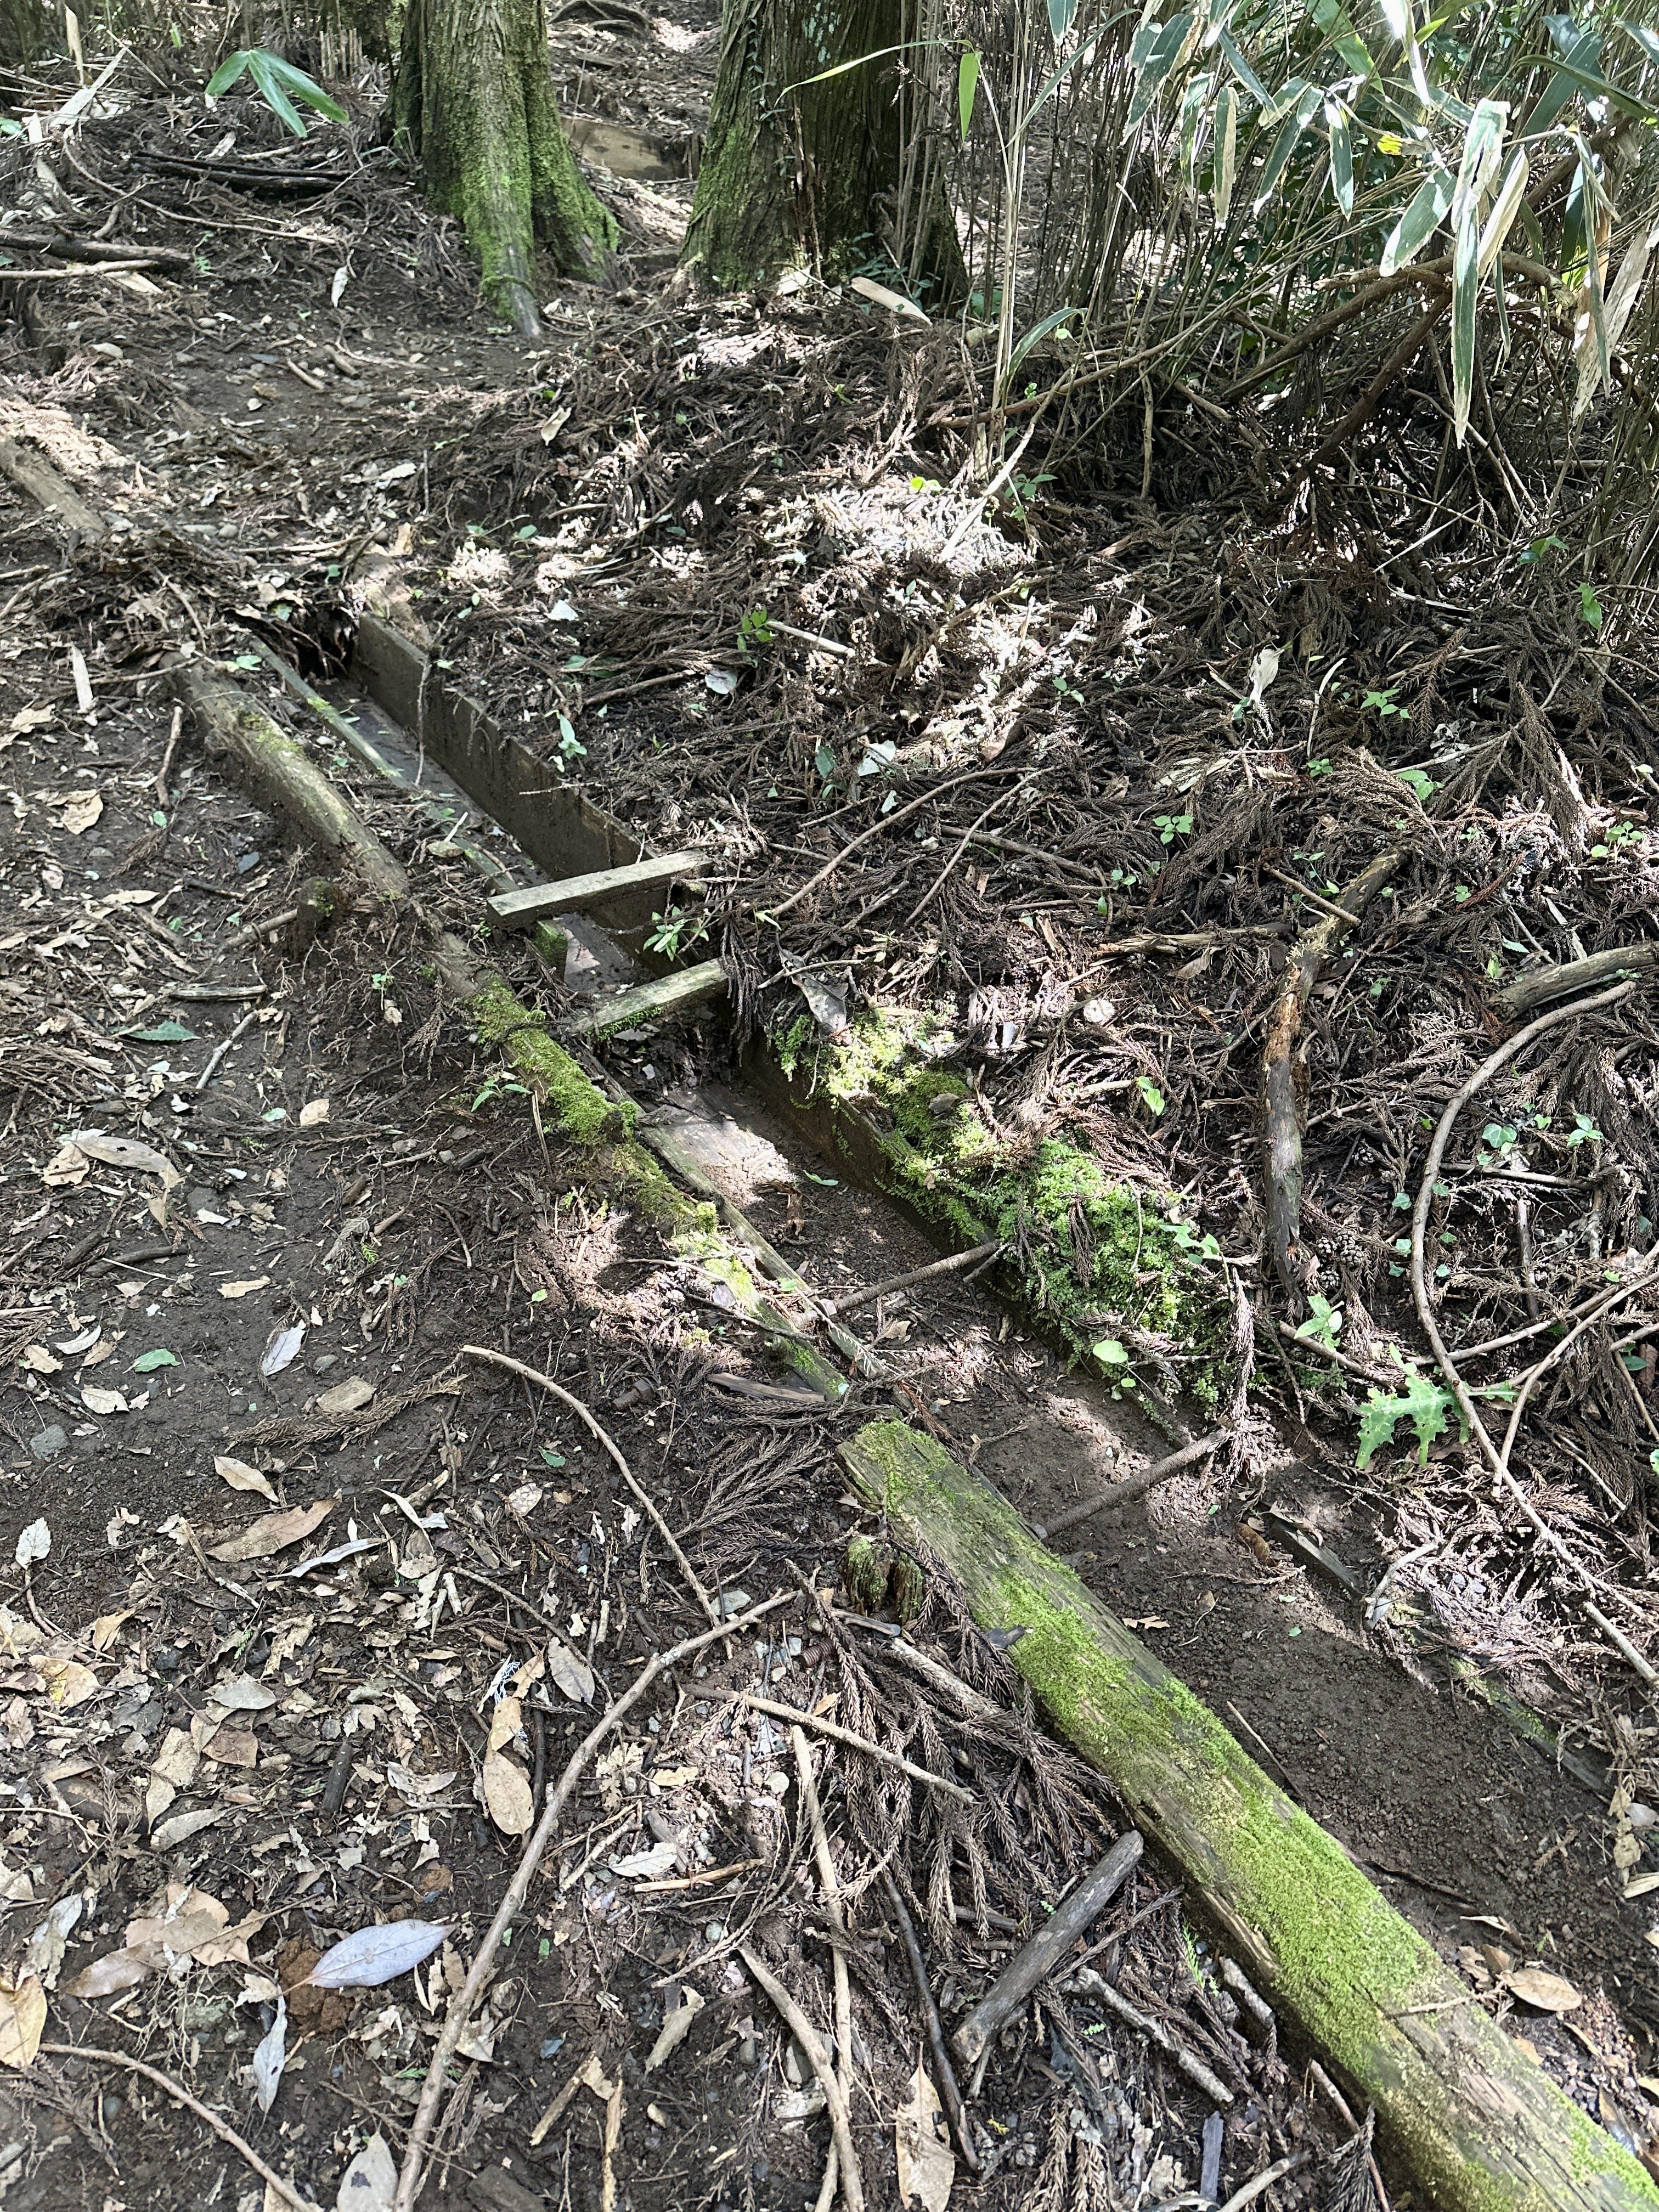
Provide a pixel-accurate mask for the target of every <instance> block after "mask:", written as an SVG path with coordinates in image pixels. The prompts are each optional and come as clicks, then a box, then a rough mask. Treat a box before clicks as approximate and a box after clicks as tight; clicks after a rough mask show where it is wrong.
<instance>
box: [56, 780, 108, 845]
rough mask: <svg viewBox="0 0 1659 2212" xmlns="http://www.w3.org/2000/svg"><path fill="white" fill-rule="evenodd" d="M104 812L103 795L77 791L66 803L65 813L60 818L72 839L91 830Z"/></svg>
mask: <svg viewBox="0 0 1659 2212" xmlns="http://www.w3.org/2000/svg"><path fill="white" fill-rule="evenodd" d="M103 811H104V801H103V796H102V793H100V792H96V791H77V792H76V793H75V794H74V795H73V797H71V798H70V799H65V800H64V811H63V812H62V813H61V814H60V815H59V816H58V820H59V822H61V823H62V824H63V826H64V829H67V830H68V832H69V834H70V836H71V837H80V836H84V835H85V833H86V832H87V831H88V829H91V827H92V825H93V823H94V822H96V821H97V820H98V818H99V817H100V815H101V814H102V813H103Z"/></svg>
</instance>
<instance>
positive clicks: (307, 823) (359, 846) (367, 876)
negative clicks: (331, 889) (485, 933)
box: [173, 661, 409, 902]
mask: <svg viewBox="0 0 1659 2212" xmlns="http://www.w3.org/2000/svg"><path fill="white" fill-rule="evenodd" d="M173 684H174V686H175V688H176V690H177V691H178V694H179V697H180V698H181V699H182V700H183V701H184V702H185V705H186V706H187V707H188V708H190V709H191V713H192V714H194V715H195V716H196V717H197V720H198V721H199V722H200V723H201V725H202V727H203V731H204V734H205V736H206V738H207V741H208V743H209V744H210V746H211V747H212V748H213V749H215V750H217V751H220V752H228V753H231V754H233V755H234V757H235V758H236V759H237V760H238V761H240V763H241V765H242V767H243V769H245V771H246V775H247V778H248V781H250V782H251V783H252V785H253V787H254V788H255V789H256V790H257V791H258V793H259V796H260V797H261V798H262V799H264V802H265V804H266V805H268V806H270V807H271V808H272V809H273V810H274V811H276V812H277V813H279V814H284V815H286V816H287V817H288V818H289V821H290V822H292V823H294V825H295V828H296V829H301V830H303V831H304V833H305V835H306V836H307V837H309V838H311V839H312V840H313V842H314V843H316V844H319V845H321V846H322V847H323V848H325V850H326V851H329V852H337V853H344V854H349V857H350V860H351V861H352V864H353V866H355V868H356V872H357V874H358V875H359V876H360V877H361V878H362V882H363V884H364V886H365V888H366V889H367V890H370V891H372V892H373V893H374V896H375V897H376V898H380V899H386V900H396V901H399V902H401V901H402V900H404V899H407V898H408V896H409V878H408V876H407V874H406V873H405V872H404V868H403V866H402V864H401V863H400V862H399V861H398V860H395V859H394V858H393V857H392V854H390V853H389V852H388V851H387V850H386V847H385V846H384V845H383V844H382V843H381V842H380V839H379V838H378V837H377V836H375V835H374V831H373V830H372V829H370V828H369V826H368V823H366V822H365V821H364V820H363V818H362V816H361V815H360V814H359V813H358V812H357V810H356V807H354V806H353V805H351V803H350V802H349V800H348V799H345V798H344V797H343V795H342V794H341V793H340V792H339V791H338V790H337V789H336V787H335V786H334V785H333V784H332V783H331V781H330V780H329V778H328V777H327V776H325V775H324V774H323V772H322V770H321V769H319V767H318V766H317V764H316V763H315V762H314V761H313V759H312V758H311V757H310V755H309V754H308V753H307V751H306V750H305V748H304V746H303V745H301V744H296V743H295V740H294V739H293V738H291V737H289V733H288V732H287V731H286V730H284V729H283V728H282V727H281V726H279V725H278V724H276V722H273V721H272V720H271V719H270V715H269V714H265V713H264V711H263V710H262V709H261V708H258V707H256V706H255V705H254V704H253V702H252V700H251V699H250V698H249V697H248V696H247V694H246V692H245V691H243V690H240V688H239V686H237V685H236V684H230V683H228V682H227V681H226V680H225V678H223V677H222V676H216V675H214V674H212V673H211V671H210V670H208V669H206V668H204V667H203V666H202V665H200V663H199V662H196V661H190V662H187V663H186V664H185V666H184V667H182V668H179V669H175V670H174V671H173Z"/></svg>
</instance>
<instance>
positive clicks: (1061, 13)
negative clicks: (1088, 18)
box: [1048, 0, 1077, 46]
mask: <svg viewBox="0 0 1659 2212" xmlns="http://www.w3.org/2000/svg"><path fill="white" fill-rule="evenodd" d="M1076 17H1077V0H1048V28H1049V29H1050V30H1051V31H1052V32H1053V33H1054V43H1055V45H1056V46H1058V45H1059V43H1060V40H1062V39H1063V38H1064V37H1065V35H1066V33H1067V31H1069V30H1070V29H1071V27H1072V25H1073V22H1074V21H1075V20H1076Z"/></svg>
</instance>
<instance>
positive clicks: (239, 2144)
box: [40, 2043, 317, 2212]
mask: <svg viewBox="0 0 1659 2212" xmlns="http://www.w3.org/2000/svg"><path fill="white" fill-rule="evenodd" d="M40 2048H41V2050H42V2051H45V2052H46V2056H47V2057H49V2058H84V2059H86V2060H87V2061H88V2063H89V2064H92V2065H94V2066H124V2067H125V2069H126V2070H127V2071H128V2073H129V2074H142V2075H143V2077H144V2079H145V2081H149V2082H152V2083H154V2085H155V2087H156V2088H158V2089H162V2090H165V2091H166V2093H167V2095H168V2096H169V2097H171V2098H172V2099H173V2102H174V2103H175V2104H178V2105H182V2106H184V2107H185V2111H186V2112H194V2113H195V2115H196V2117H197V2119H198V2120H204V2121H205V2122H206V2123H207V2124H208V2126H209V2127H210V2128H211V2129H212V2130H213V2132H214V2134H215V2135H216V2136H219V2137H221V2138H222V2141H224V2142H228V2144H229V2145H230V2147H231V2148H232V2149H233V2150H234V2151H235V2152H236V2153H237V2154H238V2155H239V2156H240V2157H241V2158H244V2159H246V2161H247V2163H248V2165H249V2166H252V2169H253V2171H254V2172H255V2173H257V2174H258V2177H259V2179H260V2180H261V2181H263V2182H264V2185H265V2187H266V2188H267V2189H269V2190H270V2191H271V2192H272V2193H273V2194H274V2195H275V2196H276V2197H280V2199H281V2200H282V2202H283V2203H284V2204H291V2205H293V2206H294V2207H295V2212H317V2207H316V2206H315V2205H314V2204H313V2203H312V2201H311V2199H310V2198H309V2197H302V2196H301V2194H300V2192H299V2191H298V2190H297V2189H296V2188H295V2186H294V2184H293V2183H292V2182H291V2181H284V2180H283V2177H282V2175H281V2174H280V2173H278V2172H277V2171H276V2168H275V2166H267V2165H266V2164H265V2162H264V2159H262V2158H261V2157H260V2155H259V2154H258V2151H257V2150H255V2149H254V2148H253V2146H252V2143H251V2142H248V2141H247V2140H246V2137H245V2136H239V2135H238V2134H237V2132H236V2130H235V2129H234V2127H232V2126H231V2124H230V2123H229V2121H228V2120H222V2119H221V2118H219V2115H218V2114H217V2112H211V2111H210V2110H209V2108H208V2106H205V2105H204V2104H203V2103H202V2102H201V2100H199V2099H198V2098H196V2097H192V2096H191V2093H190V2091H189V2090H188V2089H186V2088H185V2086H184V2084H183V2083H182V2082H180V2081H174V2080H173V2076H172V2075H170V2074H163V2073H162V2072H161V2069H159V2068H158V2067H155V2066H147V2065H146V2064H145V2063H144V2061H143V2059H142V2058H129V2057H128V2056H127V2054H126V2052H125V2051H106V2050H104V2049H103V2047H102V2046H101V2045H99V2044H95V2043H43V2044H42V2045H40Z"/></svg>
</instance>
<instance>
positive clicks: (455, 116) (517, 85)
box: [393, 0, 617, 337]
mask: <svg viewBox="0 0 1659 2212" xmlns="http://www.w3.org/2000/svg"><path fill="white" fill-rule="evenodd" d="M393 110H394V119H395V123H396V128H397V135H398V143H400V144H402V145H404V146H406V147H407V148H408V149H409V151H410V153H411V154H413V155H415V156H416V158H417V159H418V160H419V161H420V164H421V168H422V173H423V175H424V178H425V180H426V187H427V191H428V193H429V194H430V196H431V197H432V199H433V200H434V201H435V204H437V205H438V206H439V207H441V208H443V209H445V210H447V212H448V213H449V214H451V215H455V216H459V217H460V219H461V222H462V223H463V224H464V225H465V230H466V237H467V243H468V245H469V246H471V249H472V252H473V253H474V255H475V256H476V258H477V263H478V266H479V269H480V270H481V271H482V273H483V289H484V293H485V295H486V297H487V298H488V299H489V301H490V302H491V303H492V305H494V306H495V307H498V308H499V309H500V310H501V313H503V314H505V315H507V316H509V317H511V319H513V322H515V323H516V324H517V325H518V326H519V328H520V330H521V331H523V332H524V333H525V335H526V337H536V336H537V335H538V334H539V332H540V330H541V315H540V313H539V310H538V307H537V296H538V285H537V283H536V251H537V248H538V246H539V247H541V248H542V249H543V250H544V252H546V253H547V255H548V257H549V258H550V260H551V262H552V264H553V265H554V267H555V268H556V270H557V271H558V272H559V274H560V275H561V276H580V277H586V278H588V279H593V278H597V277H599V276H603V275H604V273H605V270H606V269H607V267H608V266H609V264H610V260H611V254H612V252H614V251H615V248H616V244H617V226H616V224H615V222H613V221H612V219H611V216H610V215H609V214H608V213H607V212H606V210H605V209H604V208H603V207H602V206H601V205H600V204H599V200H598V199H597V198H596V197H595V196H594V194H593V192H592V190H591V188H590V187H589V185H587V183H586V179H584V178H583V176H582V173H581V172H580V169H579V168H578V167H576V161H575V157H574V155H573V154H572V153H571V151H570V148H569V145H568V143H567V141H566V138H565V135H564V132H563V131H562V129H561V127H560V125H559V117H558V111H557V108H556V106H555V104H554V100H553V79H552V75H551V72H550V70H549V67H548V59H547V9H546V0H412V4H411V5H410V10H409V16H408V21H407V23H406V24H405V27H404V45H403V52H402V53H401V55H400V57H399V60H398V82H397V88H396V92H395V94H394V101H393Z"/></svg>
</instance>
